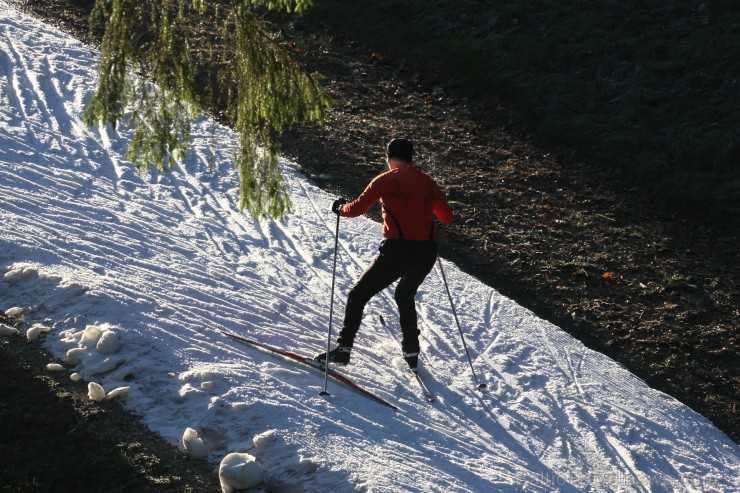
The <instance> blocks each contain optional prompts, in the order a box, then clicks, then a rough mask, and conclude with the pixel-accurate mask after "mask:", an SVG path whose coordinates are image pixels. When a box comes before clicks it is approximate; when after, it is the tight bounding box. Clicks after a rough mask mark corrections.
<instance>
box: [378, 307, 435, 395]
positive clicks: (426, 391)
mask: <svg viewBox="0 0 740 493" xmlns="http://www.w3.org/2000/svg"><path fill="white" fill-rule="evenodd" d="M378 318H379V319H380V325H382V326H383V328H384V329H385V331H386V332H387V333H388V335H389V336H390V338H391V340H392V341H393V345H394V346H396V349H397V350H398V352H399V353H400V354H401V357H403V350H402V349H401V346H400V345H399V344H398V341H396V339H395V338H394V337H393V334H391V332H390V330H389V329H388V326H387V325H386V324H385V319H384V318H383V315H378ZM408 373H410V374H411V375H412V376H413V378H414V380H416V383H417V384H418V385H419V389H420V390H421V393H422V395H423V396H424V399H425V400H426V401H427V402H434V394H432V392H431V391H430V390H429V388H428V387H427V386H426V384H425V383H424V380H422V378H421V376H420V375H419V373H418V372H413V371H411V369H408Z"/></svg>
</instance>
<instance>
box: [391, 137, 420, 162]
mask: <svg viewBox="0 0 740 493" xmlns="http://www.w3.org/2000/svg"><path fill="white" fill-rule="evenodd" d="M413 157H414V145H413V144H412V143H411V141H410V140H408V139H393V140H391V141H390V143H389V144H388V158H389V159H396V160H398V161H403V162H406V163H410V162H411V158H413Z"/></svg>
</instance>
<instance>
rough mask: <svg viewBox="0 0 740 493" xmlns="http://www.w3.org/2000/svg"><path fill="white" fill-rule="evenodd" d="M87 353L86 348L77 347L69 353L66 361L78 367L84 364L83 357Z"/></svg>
mask: <svg viewBox="0 0 740 493" xmlns="http://www.w3.org/2000/svg"><path fill="white" fill-rule="evenodd" d="M86 352H87V350H86V349H85V348H81V347H76V348H72V349H70V350H69V351H67V354H66V356H65V359H66V360H67V363H69V364H70V365H72V366H77V365H79V364H80V363H81V362H82V356H83V355H84V354H85V353H86Z"/></svg>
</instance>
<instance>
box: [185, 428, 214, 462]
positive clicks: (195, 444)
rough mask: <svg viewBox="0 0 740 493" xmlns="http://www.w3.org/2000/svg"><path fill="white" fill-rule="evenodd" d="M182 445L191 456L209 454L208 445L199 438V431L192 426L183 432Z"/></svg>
mask: <svg viewBox="0 0 740 493" xmlns="http://www.w3.org/2000/svg"><path fill="white" fill-rule="evenodd" d="M182 446H183V448H184V449H185V452H187V454H188V455H189V456H190V457H206V456H208V447H206V444H205V443H203V440H201V439H200V438H198V432H197V431H195V430H194V429H192V428H187V429H186V430H185V433H183V434H182Z"/></svg>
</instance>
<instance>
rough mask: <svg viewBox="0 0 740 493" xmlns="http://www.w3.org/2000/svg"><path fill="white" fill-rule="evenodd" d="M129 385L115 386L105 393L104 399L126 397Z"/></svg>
mask: <svg viewBox="0 0 740 493" xmlns="http://www.w3.org/2000/svg"><path fill="white" fill-rule="evenodd" d="M129 389H130V387H117V388H115V389H113V390H111V391H110V392H108V393H107V394H105V400H106V401H110V400H113V399H124V398H126V397H128V392H129Z"/></svg>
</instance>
